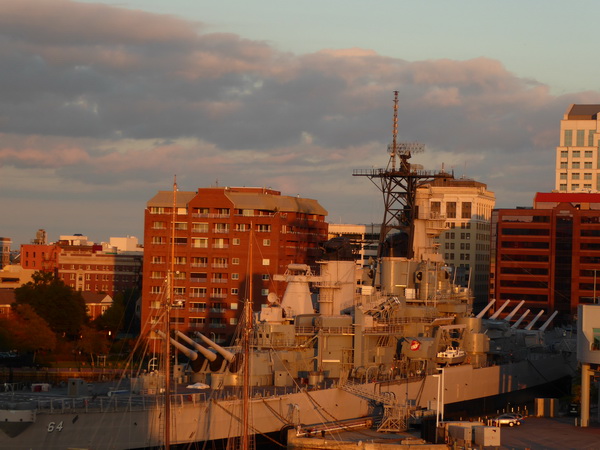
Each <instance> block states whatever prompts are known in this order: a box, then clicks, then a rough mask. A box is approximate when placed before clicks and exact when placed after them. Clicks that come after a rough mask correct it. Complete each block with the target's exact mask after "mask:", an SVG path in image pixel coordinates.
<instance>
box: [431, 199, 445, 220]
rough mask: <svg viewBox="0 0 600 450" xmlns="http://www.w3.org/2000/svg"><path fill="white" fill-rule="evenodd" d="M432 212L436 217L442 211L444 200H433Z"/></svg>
mask: <svg viewBox="0 0 600 450" xmlns="http://www.w3.org/2000/svg"><path fill="white" fill-rule="evenodd" d="M430 209H431V214H432V215H433V216H434V217H435V216H438V215H440V214H441V213H442V202H431V206H430Z"/></svg>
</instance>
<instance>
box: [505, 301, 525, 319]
mask: <svg viewBox="0 0 600 450" xmlns="http://www.w3.org/2000/svg"><path fill="white" fill-rule="evenodd" d="M524 303H525V300H521V302H520V303H519V304H518V305H517V306H516V307H515V309H513V310H512V311H511V312H510V314H509V315H508V316H506V317H505V318H504V320H506V321H507V322H510V321H511V320H512V318H513V316H514V315H515V314H516V313H517V311H518V310H519V308H520V307H521V306H523V304H524Z"/></svg>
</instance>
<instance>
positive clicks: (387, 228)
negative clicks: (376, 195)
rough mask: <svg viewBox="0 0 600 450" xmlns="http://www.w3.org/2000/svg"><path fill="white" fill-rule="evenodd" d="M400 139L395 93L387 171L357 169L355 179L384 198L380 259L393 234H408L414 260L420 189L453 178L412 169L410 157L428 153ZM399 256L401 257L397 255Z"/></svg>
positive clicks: (413, 143)
mask: <svg viewBox="0 0 600 450" xmlns="http://www.w3.org/2000/svg"><path fill="white" fill-rule="evenodd" d="M397 136H398V91H394V124H393V134H392V143H391V144H390V145H388V152H389V153H390V159H389V161H388V165H387V168H386V169H357V170H354V171H353V173H352V175H353V176H363V177H367V178H369V179H370V180H371V181H372V182H373V184H375V186H377V187H378V188H379V190H380V191H381V192H382V194H383V201H384V213H383V221H382V222H381V232H380V235H379V247H378V250H377V257H378V259H379V258H381V256H383V249H384V243H385V240H386V238H387V236H388V234H389V233H390V232H391V231H392V230H395V231H402V232H404V233H406V235H407V238H408V242H407V249H406V254H405V255H402V256H405V257H407V258H412V257H413V256H414V246H413V243H414V220H415V219H416V218H417V217H416V204H415V202H416V193H417V188H418V187H419V186H421V185H423V184H426V183H429V182H431V181H433V180H434V179H436V178H453V177H452V175H450V174H448V173H445V172H443V171H442V172H436V171H426V170H422V169H421V166H420V165H416V164H415V165H411V163H410V162H409V160H410V158H411V156H412V155H413V154H415V153H422V152H423V151H425V145H424V144H420V143H418V142H397ZM396 256H398V255H396Z"/></svg>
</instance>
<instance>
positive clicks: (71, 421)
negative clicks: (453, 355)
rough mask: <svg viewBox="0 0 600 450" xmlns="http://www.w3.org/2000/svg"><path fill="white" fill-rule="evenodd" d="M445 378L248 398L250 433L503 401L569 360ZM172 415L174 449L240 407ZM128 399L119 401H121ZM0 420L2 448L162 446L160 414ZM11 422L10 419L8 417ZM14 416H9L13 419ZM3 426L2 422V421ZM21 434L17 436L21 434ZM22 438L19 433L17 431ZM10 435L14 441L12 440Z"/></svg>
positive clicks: (222, 434) (212, 404) (228, 432)
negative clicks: (390, 400) (375, 397)
mask: <svg viewBox="0 0 600 450" xmlns="http://www.w3.org/2000/svg"><path fill="white" fill-rule="evenodd" d="M443 372H444V373H443V377H434V376H432V375H429V376H427V377H425V378H421V379H415V380H413V381H410V382H408V383H395V382H390V383H368V384H361V385H360V389H361V390H362V391H364V392H365V393H366V394H367V395H366V396H364V397H362V396H360V395H356V394H352V393H350V392H347V391H345V390H343V389H341V388H328V389H316V390H306V391H303V392H297V393H293V394H285V395H278V396H273V397H264V398H253V399H252V401H251V414H252V427H253V430H254V432H255V433H261V434H267V433H273V432H278V431H279V430H281V429H282V428H284V427H286V426H290V425H297V424H300V423H302V424H320V423H324V422H332V421H341V420H347V419H353V418H360V417H364V416H367V415H369V414H370V413H371V412H372V403H371V402H370V401H369V400H368V399H367V396H368V394H369V393H384V392H394V395H395V396H396V397H397V398H407V399H410V400H414V401H415V402H416V405H417V406H421V407H432V406H435V404H436V403H437V401H438V399H437V393H438V389H439V386H438V383H441V382H443V384H444V386H443V388H442V389H443V402H444V403H445V404H455V403H458V402H462V401H472V400H476V399H482V398H485V397H492V396H497V395H501V394H508V393H511V392H517V391H519V390H524V389H528V388H532V387H535V386H540V385H543V384H546V383H549V382H552V381H556V380H558V379H560V378H563V377H565V376H570V375H572V366H571V364H570V361H568V360H566V359H565V357H564V356H562V355H560V354H555V355H545V356H544V357H540V358H539V359H533V360H527V361H520V362H516V363H512V364H504V365H498V366H491V367H485V368H477V369H476V368H473V366H471V365H460V366H451V367H447V368H445V369H444V371H443ZM179 398H180V399H181V400H182V403H175V405H174V407H173V410H172V419H171V420H172V423H173V429H172V440H171V442H172V444H183V443H191V442H202V441H212V440H218V439H227V438H231V437H233V436H235V435H236V430H239V429H240V426H239V418H240V413H241V402H240V401H239V400H219V401H214V400H211V401H207V402H198V401H196V402H193V401H191V400H193V399H196V398H197V397H193V396H190V395H183V396H180V397H179ZM125 400H126V399H124V398H120V401H122V402H123V401H125ZM0 414H1V415H2V416H4V417H0V429H2V431H0V448H11V449H14V450H19V449H46V450H59V449H65V448H94V449H104V448H106V449H134V448H144V447H152V446H159V445H161V443H162V431H161V430H162V428H161V427H162V425H161V424H162V423H163V422H162V410H161V409H160V408H152V409H147V410H144V411H136V410H135V407H132V408H131V410H126V411H113V412H110V411H105V412H92V411H88V412H85V410H84V409H81V410H71V411H69V409H68V408H65V409H64V410H62V409H61V410H60V412H54V413H52V412H41V411H40V412H37V414H35V418H34V419H33V420H34V421H33V422H31V423H30V424H27V422H19V423H11V422H10V421H9V419H11V412H10V411H9V410H2V411H0ZM13 416H14V414H13ZM14 418H15V417H12V419H14ZM7 420H8V421H7ZM19 428H21V430H19ZM19 431H20V432H19ZM7 432H8V433H11V434H15V433H18V434H16V435H15V436H13V437H11V436H9V434H7Z"/></svg>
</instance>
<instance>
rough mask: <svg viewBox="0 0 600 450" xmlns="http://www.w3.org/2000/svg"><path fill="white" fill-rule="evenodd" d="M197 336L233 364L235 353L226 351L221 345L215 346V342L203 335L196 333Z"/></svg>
mask: <svg viewBox="0 0 600 450" xmlns="http://www.w3.org/2000/svg"><path fill="white" fill-rule="evenodd" d="M196 336H198V337H199V338H200V339H202V340H203V341H204V342H205V343H206V344H207V345H210V346H211V347H212V348H214V349H215V350H216V351H217V352H218V353H219V354H220V355H221V356H222V357H223V358H224V359H225V360H226V361H227V362H231V361H233V360H234V358H235V355H234V354H233V353H231V352H230V351H228V350H225V349H224V348H223V347H221V346H220V345H219V344H215V343H214V342H213V341H211V340H210V339H209V338H207V337H206V336H204V335H203V334H202V333H199V332H196Z"/></svg>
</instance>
